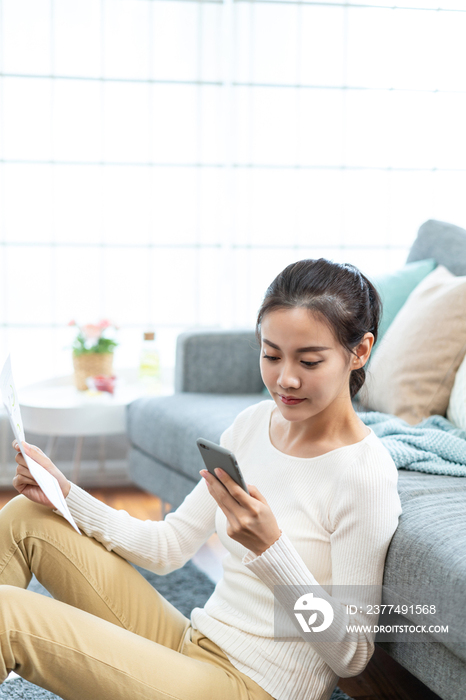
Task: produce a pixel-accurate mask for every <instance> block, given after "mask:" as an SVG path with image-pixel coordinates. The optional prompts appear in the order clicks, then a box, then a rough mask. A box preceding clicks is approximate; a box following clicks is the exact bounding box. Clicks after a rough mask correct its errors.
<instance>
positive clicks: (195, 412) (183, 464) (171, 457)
mask: <svg viewBox="0 0 466 700" xmlns="http://www.w3.org/2000/svg"><path fill="white" fill-rule="evenodd" d="M263 400H264V397H263V395H262V394H246V395H244V394H243V395H221V394H220V395H219V394H197V393H189V392H179V393H175V394H173V396H164V397H153V396H144V397H141V398H139V399H136V401H133V402H132V403H130V404H129V405H128V407H127V430H128V438H129V440H130V443H131V444H132V445H133V446H134V447H135V448H137V449H138V450H139V451H140V452H143V453H145V454H146V455H149V456H151V457H154V458H155V459H156V460H157V461H159V462H162V463H163V464H165V465H167V466H169V467H171V468H173V469H174V470H175V471H177V472H178V473H181V474H184V475H187V476H189V477H191V478H193V479H196V481H197V480H198V479H200V476H199V470H200V469H202V467H203V461H202V458H201V455H200V454H199V449H198V447H197V445H196V440H197V438H199V437H203V438H206V439H207V440H212V441H213V442H217V443H218V441H219V440H220V436H221V434H222V433H223V431H224V430H225V429H226V428H228V426H229V425H231V424H232V423H233V421H234V419H235V418H236V416H237V415H238V413H240V412H241V411H242V410H243V409H245V408H247V407H248V406H251V405H252V404H254V403H257V402H258V401H263Z"/></svg>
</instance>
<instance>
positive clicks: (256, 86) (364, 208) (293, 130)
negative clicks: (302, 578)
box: [0, 0, 466, 384]
mask: <svg viewBox="0 0 466 700" xmlns="http://www.w3.org/2000/svg"><path fill="white" fill-rule="evenodd" d="M464 36H466V8H465V7H464V3H463V1H462V0H444V1H443V2H441V1H440V0H435V1H434V0H422V1H421V0H410V1H408V0H406V1H405V2H397V3H395V4H393V3H390V6H389V5H388V3H387V2H382V0H372V2H364V0H361V1H359V2H346V3H345V2H332V1H330V0H327V1H326V2H324V1H322V2H311V1H308V2H295V1H293V0H290V1H288V0H277V1H271V0H266V1H263V0H253V1H250V0H239V1H236V2H233V0H225V1H224V2H215V1H197V0H81V1H80V2H79V3H77V2H75V0H0V255H1V260H0V275H1V277H0V294H1V299H0V330H1V342H2V349H5V347H6V342H7V337H8V340H9V346H10V350H11V352H12V355H14V357H15V367H16V368H17V372H18V371H19V372H20V376H19V377H18V384H22V383H28V382H31V381H35V380H39V379H42V378H45V377H48V376H52V375H54V374H62V373H66V372H68V371H71V361H70V351H69V349H65V350H64V349H63V348H64V347H65V346H66V345H68V344H69V343H70V342H71V338H72V332H71V331H70V329H69V328H68V327H67V323H68V321H69V320H70V319H76V320H81V321H83V322H87V321H92V320H95V319H98V318H103V317H109V318H111V319H113V320H115V322H117V323H118V324H119V325H120V327H121V329H120V334H119V340H120V341H121V346H120V348H118V350H117V354H116V363H117V366H118V365H119V366H129V365H135V364H136V363H137V359H138V351H139V346H140V342H141V337H142V332H143V331H144V330H145V329H147V328H149V327H152V328H154V329H155V330H156V331H157V332H158V336H159V340H160V343H161V349H162V359H163V361H164V362H165V363H166V364H173V362H174V354H173V350H174V343H175V339H176V336H177V334H178V333H179V332H180V331H182V330H183V329H185V328H186V327H190V326H194V325H202V326H223V327H225V326H252V325H253V323H254V318H255V313H256V311H257V308H258V306H259V304H260V301H261V297H262V295H263V293H264V291H265V289H266V287H267V285H268V284H269V283H270V282H271V280H272V278H273V277H274V276H275V274H277V273H278V272H279V271H280V270H281V269H282V268H283V267H284V266H285V265H286V264H287V263H289V262H292V261H294V260H297V259H299V258H304V257H320V256H326V257H329V258H332V259H334V260H340V261H342V260H345V261H349V262H353V263H355V264H357V265H359V266H360V267H361V269H362V270H363V271H364V272H365V273H366V274H368V275H376V274H377V273H379V272H382V271H385V270H389V269H394V268H396V267H398V266H400V265H402V264H403V263H404V260H405V259H406V255H407V251H408V249H409V247H410V245H411V243H412V241H413V239H414V237H415V235H416V232H417V229H418V227H419V225H420V224H421V223H423V221H425V220H426V219H428V218H438V219H442V220H446V221H451V222H452V223H456V224H458V225H466V203H465V198H464V196H463V193H464V191H465V184H466V132H465V130H464V124H465V122H466V43H465V42H464Z"/></svg>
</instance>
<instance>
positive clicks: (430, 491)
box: [127, 220, 466, 700]
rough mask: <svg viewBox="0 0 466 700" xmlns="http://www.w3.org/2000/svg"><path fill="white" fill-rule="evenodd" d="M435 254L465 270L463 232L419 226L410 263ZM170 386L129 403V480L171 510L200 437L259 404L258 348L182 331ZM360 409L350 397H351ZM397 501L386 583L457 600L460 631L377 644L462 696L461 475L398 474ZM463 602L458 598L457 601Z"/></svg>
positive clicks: (450, 695) (243, 339)
mask: <svg viewBox="0 0 466 700" xmlns="http://www.w3.org/2000/svg"><path fill="white" fill-rule="evenodd" d="M425 258H434V259H435V260H436V261H437V263H439V264H442V265H445V267H447V268H448V269H449V270H450V271H451V272H452V273H453V274H456V275H466V231H464V230H463V229H461V228H459V227H456V226H452V225H451V224H447V223H443V222H439V221H434V220H430V221H427V222H426V223H425V224H423V225H422V226H421V228H420V229H419V232H418V236H417V238H416V240H415V242H414V244H413V246H412V248H411V250H410V253H409V256H408V259H407V262H412V261H415V260H422V259H425ZM175 388H176V392H175V394H174V395H173V396H169V397H162V398H157V397H145V398H140V399H138V400H137V401H134V402H133V403H132V404H130V405H129V406H128V410H127V428H128V436H129V441H130V445H131V447H130V471H131V475H132V478H133V480H134V481H135V482H136V483H137V484H138V485H139V486H141V487H142V488H144V489H146V490H147V491H150V492H152V493H154V494H156V495H158V496H159V497H160V498H162V499H163V500H164V501H167V502H168V503H169V504H171V507H172V508H175V507H177V506H178V505H179V504H180V503H181V502H182V501H183V499H184V497H185V496H186V495H187V494H188V493H189V492H190V491H191V489H192V488H193V486H194V485H195V484H196V483H197V481H198V480H199V473H198V472H199V469H201V468H202V466H203V464H202V461H201V458H200V455H199V453H198V449H197V446H196V439H197V438H198V437H200V436H202V437H205V438H207V439H210V440H213V441H216V442H218V440H219V438H220V435H221V433H222V432H223V430H224V429H225V428H226V427H228V426H229V425H230V424H231V423H232V422H233V420H234V418H235V417H236V415H237V414H238V413H239V412H240V411H241V410H242V409H244V408H245V407H247V406H249V405H251V404H253V403H255V402H257V401H261V400H263V399H264V398H266V396H265V395H264V393H263V392H264V386H263V383H262V380H261V376H260V372H259V347H258V344H257V342H256V340H255V338H254V333H253V332H252V331H251V330H244V331H238V330H235V331H194V332H187V333H183V334H182V335H180V337H179V339H178V345H177V357H176V380H175ZM355 406H356V408H357V403H355ZM398 484H399V493H400V499H401V503H402V507H403V513H402V516H401V517H400V522H399V526H398V529H397V531H396V533H395V535H394V537H393V539H392V541H391V544H390V548H389V551H388V555H387V560H386V566H385V571H384V585H388V586H390V587H391V588H397V587H398V588H400V587H401V588H403V586H411V587H413V586H414V587H415V590H416V592H417V595H416V598H417V599H416V600H415V601H413V603H415V604H417V603H419V604H424V603H428V602H429V600H430V593H431V591H432V590H435V592H436V595H444V596H450V595H451V592H452V591H453V590H454V592H455V596H454V597H455V599H456V600H459V601H462V603H463V604H462V606H461V609H459V610H458V614H459V616H460V617H461V616H462V633H461V634H462V637H461V635H460V639H458V637H455V638H454V639H453V640H451V641H447V642H446V643H443V642H441V641H429V642H416V643H407V642H384V643H382V642H381V643H380V646H381V647H382V648H383V649H385V651H386V652H387V653H388V654H390V656H392V657H393V658H394V659H395V660H396V661H398V662H399V663H400V664H401V665H402V666H404V667H405V668H406V669H407V670H408V671H410V672H411V673H412V674H413V675H414V676H416V677H417V678H419V679H420V680H421V681H422V682H423V683H425V684H426V685H427V686H428V687H429V688H431V689H432V690H433V691H434V692H435V693H437V694H438V695H439V696H441V697H442V698H444V700H463V698H464V689H465V688H466V624H463V623H466V615H465V610H466V507H465V506H466V479H463V478H460V477H451V476H442V475H435V474H426V473H419V472H415V471H408V470H400V471H399V482H398ZM460 605H461V603H460Z"/></svg>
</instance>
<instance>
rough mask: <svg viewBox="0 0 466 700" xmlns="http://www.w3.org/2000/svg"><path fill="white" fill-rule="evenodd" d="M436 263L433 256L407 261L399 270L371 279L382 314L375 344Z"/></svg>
mask: <svg viewBox="0 0 466 700" xmlns="http://www.w3.org/2000/svg"><path fill="white" fill-rule="evenodd" d="M436 266H437V263H436V262H435V260H434V259H433V258H429V259H427V260H419V261H418V262H412V263H407V264H406V265H405V266H404V267H402V268H401V269H400V270H396V272H392V273H390V274H386V275H378V276H377V277H374V278H373V279H372V282H373V283H374V285H375V287H376V289H377V291H378V292H379V294H380V296H381V297H382V303H383V315H382V319H381V322H380V326H379V336H378V339H377V345H378V344H379V343H380V341H381V340H382V338H383V336H384V335H385V333H386V331H387V329H388V327H389V325H390V324H391V323H392V321H393V319H394V318H395V316H396V315H397V313H398V311H400V310H401V307H402V306H403V304H404V303H405V301H406V299H407V298H408V297H409V295H410V294H411V292H412V291H414V289H415V288H416V287H417V285H418V284H419V283H420V282H422V280H423V279H424V277H427V275H428V274H429V273H431V272H432V270H434V269H435V267H436Z"/></svg>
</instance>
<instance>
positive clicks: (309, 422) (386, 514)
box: [0, 259, 401, 700]
mask: <svg viewBox="0 0 466 700" xmlns="http://www.w3.org/2000/svg"><path fill="white" fill-rule="evenodd" d="M380 309H381V306H380V299H379V296H378V294H377V292H376V290H375V288H374V287H373V285H372V284H371V283H370V281H369V280H368V279H367V278H366V277H365V276H364V275H362V274H361V273H360V272H359V271H358V270H357V269H356V268H355V267H353V266H352V265H341V264H337V263H333V262H330V261H328V260H325V259H319V260H302V261H299V262H297V263H295V264H292V265H289V266H288V267H287V268H286V269H285V270H283V272H281V273H280V274H279V275H278V276H277V278H276V279H275V280H274V281H273V282H272V284H271V285H270V287H269V289H268V290H267V292H266V294H265V298H264V301H263V303H262V306H261V308H260V310H259V314H258V319H257V335H258V338H259V340H260V344H261V358H260V366H261V372H262V377H263V379H264V383H265V385H266V387H267V389H268V390H269V392H270V395H271V400H265V401H262V402H260V403H258V404H255V405H253V406H251V407H249V408H247V409H246V410H244V411H243V412H242V413H240V415H239V416H238V417H237V418H236V420H235V421H234V423H233V425H232V426H230V427H229V428H228V429H227V430H226V431H225V432H224V433H223V435H222V436H221V440H220V442H221V444H222V445H223V446H225V447H227V448H229V449H231V450H232V451H233V452H234V453H235V455H236V458H237V460H238V462H239V464H240V467H241V470H242V472H243V474H244V477H245V479H246V482H247V483H248V487H249V491H250V494H249V495H248V494H246V493H245V492H244V491H242V489H241V488H240V487H239V486H237V485H236V484H235V482H233V481H232V480H231V479H230V478H229V477H228V475H226V474H224V473H219V474H218V477H219V479H215V477H213V476H211V475H210V474H209V473H208V472H206V471H205V470H202V471H201V475H202V477H203V478H202V479H201V480H200V481H199V483H198V484H197V485H196V487H195V488H194V489H193V491H192V492H191V493H190V494H189V495H188V496H187V497H186V499H185V500H184V502H183V503H182V504H181V505H180V506H179V508H178V509H177V510H176V511H174V512H173V513H169V514H168V515H167V516H166V518H165V520H164V521H163V522H152V521H144V522H143V521H141V520H138V519H136V518H132V517H130V516H129V515H128V514H127V513H126V512H124V511H116V510H114V509H112V508H110V507H108V506H106V505H105V504H103V503H101V502H100V501H98V500H97V499H95V498H93V497H92V496H91V495H89V494H88V493H86V492H85V491H84V490H82V489H81V488H79V487H78V486H76V485H75V484H72V483H70V482H69V481H68V480H67V479H66V478H65V477H64V475H63V474H62V473H61V472H60V471H59V470H58V469H57V467H56V466H54V465H53V464H52V462H51V461H50V460H49V459H48V458H47V457H46V456H45V455H44V454H43V453H42V452H41V451H40V450H39V449H38V448H36V447H33V446H30V445H26V443H25V444H24V445H22V446H19V445H17V444H14V446H15V448H16V450H17V451H18V454H17V456H16V461H17V463H18V467H17V474H16V476H15V478H14V480H13V483H14V486H15V488H16V489H17V490H18V491H19V492H20V493H21V494H23V495H22V496H18V497H16V498H15V499H13V500H12V501H11V502H10V503H8V504H7V505H6V506H5V507H4V508H3V509H2V511H1V512H0V542H1V551H0V584H2V586H1V588H0V682H2V681H3V680H5V678H6V677H7V675H8V673H9V671H10V670H15V671H16V673H19V674H20V675H21V676H23V677H24V678H26V679H28V680H30V681H32V682H34V683H36V684H38V685H40V686H43V687H45V688H48V689H50V690H52V691H53V692H55V693H57V694H58V695H59V696H61V697H62V698H64V699H65V700H85V699H86V698H89V699H91V698H92V700H110V699H111V700H118V699H120V698H121V700H127V699H128V698H131V699H132V700H137V699H140V700H143V699H144V700H149V699H150V700H159V699H163V700H165V699H168V698H170V699H171V700H173V699H179V700H209V699H212V700H213V699H214V698H215V699H218V698H222V699H225V700H271V699H272V698H275V699H276V700H327V699H328V698H329V697H330V696H331V694H332V690H333V689H334V687H335V685H336V684H337V681H338V678H339V677H341V676H353V675H357V674H359V673H360V672H361V671H362V670H363V669H364V668H365V666H366V664H367V663H368V661H369V659H370V657H371V655H372V653H373V651H374V643H373V636H371V634H370V633H369V632H367V631H366V632H362V631H361V632H355V633H353V634H350V633H348V632H347V631H346V625H347V624H351V623H353V624H354V623H356V624H358V623H359V624H362V623H365V624H374V623H375V622H377V619H375V620H374V619H373V618H374V616H373V615H369V614H367V615H366V610H365V609H364V610H363V609H362V608H361V610H362V611H360V612H359V613H357V614H356V615H355V616H351V615H349V613H348V610H347V607H346V605H347V603H348V602H354V600H352V599H351V598H348V597H346V598H345V597H344V596H342V595H341V594H339V591H340V590H341V587H344V586H353V585H356V586H359V587H360V589H359V590H360V593H359V596H360V598H358V600H359V599H361V600H362V601H365V602H366V603H367V602H374V601H377V595H378V594H377V593H376V594H375V598H374V595H373V593H371V591H373V589H374V588H375V589H376V590H378V591H379V590H380V587H381V584H382V578H383V570H384V562H385V557H386V553H387V549H388V546H389V543H390V540H391V538H392V536H393V534H394V532H395V530H396V527H397V524H398V517H399V515H400V513H401V505H400V500H399V497H398V492H397V476H398V473H397V470H396V467H395V465H394V463H393V461H392V459H391V457H390V455H389V453H388V452H387V451H386V449H385V448H384V446H383V445H382V443H381V442H380V440H379V439H378V438H377V437H376V435H375V434H374V433H373V431H372V430H371V429H369V428H368V427H366V426H365V425H364V423H363V422H362V421H361V420H360V418H359V417H358V415H357V414H356V413H355V411H354V408H353V405H352V401H351V399H352V397H353V396H354V395H355V394H356V392H357V391H358V389H359V388H360V387H361V386H362V384H363V383H364V365H365V364H366V362H367V360H368V358H369V355H370V353H371V349H372V346H373V343H374V342H375V341H376V339H377V327H378V323H379V316H380ZM226 370H227V368H226ZM20 449H21V450H22V451H24V452H25V453H26V454H29V455H30V456H31V457H33V458H34V459H35V460H36V461H38V462H39V463H40V464H42V465H43V467H44V468H45V469H47V470H48V471H50V472H51V473H52V474H54V475H55V476H56V478H57V479H58V481H59V484H60V486H61V488H62V490H63V493H64V495H65V497H66V500H67V503H68V506H69V508H70V511H71V513H72V515H73V516H74V518H75V520H76V522H77V523H78V525H79V526H80V528H81V530H82V531H83V532H84V533H85V536H82V537H80V536H79V535H78V534H77V533H76V532H75V531H74V530H73V528H72V527H71V526H70V525H69V524H68V522H66V521H65V519H64V518H62V517H60V516H59V514H58V513H56V512H54V511H53V510H52V507H51V504H50V503H49V502H48V501H46V499H45V497H44V496H43V494H42V492H41V491H40V489H39V488H38V486H37V484H36V483H35V481H34V480H33V479H32V478H31V475H30V473H29V471H28V469H27V467H26V464H25V460H24V458H23V456H22V454H21V452H20V451H19V450H20ZM214 531H217V532H218V535H219V538H220V540H221V541H222V543H223V544H224V546H225V547H226V548H227V550H228V554H227V555H226V556H225V558H224V559H223V568H224V575H223V578H222V579H221V581H220V582H219V583H218V584H217V586H216V588H215V591H214V593H213V594H212V596H211V597H210V598H209V600H208V601H207V603H206V605H205V606H204V608H195V609H194V610H193V612H192V613H191V619H190V620H188V619H187V618H185V617H184V616H183V615H182V614H181V613H180V612H178V611H177V610H176V609H175V608H174V607H173V606H171V605H170V604H169V603H168V602H167V601H166V600H165V599H164V598H163V597H162V596H160V595H159V594H158V593H157V591H155V590H154V589H153V588H152V587H151V586H150V585H149V584H148V583H147V582H146V581H145V579H144V578H143V577H142V576H141V575H140V574H139V573H138V572H137V571H136V570H135V569H134V568H133V567H131V566H130V565H129V564H128V561H129V562H133V563H135V564H138V565H141V566H143V567H145V568H147V569H150V570H152V571H155V572H157V573H159V574H166V573H169V572H170V571H173V570H174V569H177V568H179V567H181V566H183V564H184V563H185V562H186V561H188V560H189V559H190V558H191V557H192V556H193V554H194V553H195V552H196V551H197V550H198V549H199V547H200V546H201V545H202V544H203V543H204V542H205V541H206V540H207V539H208V537H210V535H211V534H212V533H213V532H214ZM126 560H127V561H126ZM31 572H32V573H34V574H35V575H36V576H37V578H38V579H39V581H40V582H41V583H42V584H43V585H44V586H45V587H46V588H47V589H48V590H49V591H50V593H51V594H52V596H53V598H54V599H49V598H44V597H42V596H39V595H38V594H35V593H32V592H30V591H27V590H24V589H25V588H26V587H27V585H28V583H29V581H30V579H31ZM310 587H311V588H312V590H313V591H314V600H316V602H318V603H319V604H320V609H324V608H322V605H324V606H327V611H328V606H332V610H333V613H332V621H331V624H330V626H327V630H326V631H325V632H318V631H314V629H316V628H315V627H314V628H312V630H311V627H309V625H312V624H313V622H314V618H315V617H316V615H314V618H313V616H312V615H311V616H310V617H309V618H307V616H305V618H303V619H305V621H306V620H308V622H307V623H306V624H307V625H308V630H309V631H306V629H305V626H304V627H302V626H301V627H300V625H293V624H292V622H291V620H292V619H293V615H294V604H295V603H296V602H297V596H299V597H300V596H301V594H306V593H307V592H308V591H309V590H310ZM274 591H275V592H276V593H277V595H278V592H280V596H281V597H280V605H279V606H278V609H279V611H282V612H283V611H285V613H286V614H285V617H286V619H289V620H290V625H292V627H291V629H292V633H291V634H290V632H289V630H288V632H286V633H283V634H277V635H276V636H274V620H275V618H276V614H275V615H274V601H275V596H274ZM366 591H367V594H366ZM319 598H320V599H321V600H320V601H319V600H318V599H319ZM322 599H323V600H322ZM318 608H319V605H316V608H315V610H317V609H318ZM275 613H276V606H275ZM278 617H280V614H279V615H278ZM282 617H283V615H282ZM295 619H297V618H295ZM320 622H321V620H320V618H319V624H320ZM320 635H323V636H320Z"/></svg>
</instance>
